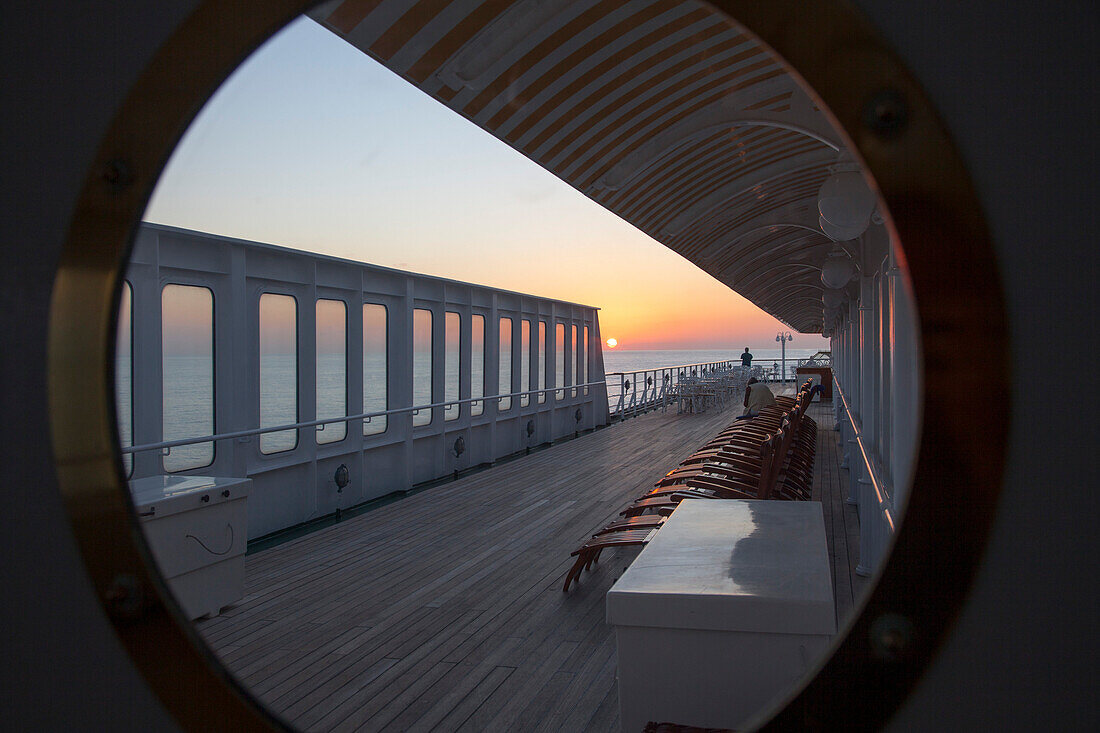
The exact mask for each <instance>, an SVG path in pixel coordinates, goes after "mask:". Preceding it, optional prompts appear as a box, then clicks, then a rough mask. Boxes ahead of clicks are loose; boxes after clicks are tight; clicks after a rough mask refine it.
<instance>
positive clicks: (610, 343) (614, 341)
mask: <svg viewBox="0 0 1100 733" xmlns="http://www.w3.org/2000/svg"><path fill="white" fill-rule="evenodd" d="M618 345H619V341H618V340H617V339H608V340H607V348H609V349H614V348H615V347H616V346H618Z"/></svg>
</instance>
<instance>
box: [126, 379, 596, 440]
mask: <svg viewBox="0 0 1100 733" xmlns="http://www.w3.org/2000/svg"><path fill="white" fill-rule="evenodd" d="M606 386H607V382H585V383H583V384H565V385H562V386H560V387H546V388H544V389H528V390H523V391H521V392H510V393H508V394H496V395H489V396H486V397H467V398H465V399H461V400H448V401H446V402H433V403H431V404H430V405H415V406H413V407H395V408H393V409H392V410H379V411H376V412H362V413H359V414H358V415H344V416H342V417H326V418H324V419H321V420H307V421H304V422H295V423H287V424H286V425H274V426H271V427H266V428H251V429H249V430H235V431H233V432H229V433H214V434H213V435H205V436H202V437H198V438H179V439H178V440H162V441H161V442H159V443H146V444H144V445H134V446H127V447H124V448H122V453H144V452H145V451H150V450H161V449H164V448H178V447H180V446H184V445H196V444H198V443H211V442H213V441H215V440H229V439H232V438H247V437H251V436H253V435H263V434H265V433H280V432H282V431H284V430H298V429H300V428H310V427H316V426H322V429H323V426H325V425H330V424H335V423H340V422H348V421H350V420H367V421H368V422H369V421H370V418H373V417H388V416H389V415H400V414H403V413H406V412H411V413H413V414H415V413H417V412H419V411H420V410H431V409H435V408H436V407H444V408H446V407H448V406H451V405H466V404H473V403H474V402H488V401H489V400H504V399H508V398H510V397H522V396H524V395H534V394H542V393H543V392H558V391H563V390H570V389H581V388H585V387H606Z"/></svg>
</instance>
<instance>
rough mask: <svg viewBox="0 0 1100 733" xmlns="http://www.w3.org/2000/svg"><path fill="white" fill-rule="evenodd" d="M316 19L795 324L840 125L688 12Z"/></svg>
mask: <svg viewBox="0 0 1100 733" xmlns="http://www.w3.org/2000/svg"><path fill="white" fill-rule="evenodd" d="M310 15H311V17H313V18H314V19H315V20H317V21H319V22H320V23H321V24H322V25H324V26H325V27H327V28H328V29H330V30H331V31H333V32H334V33H336V34H338V35H340V36H341V37H343V38H344V39H346V40H347V41H348V42H349V43H351V44H353V45H354V46H356V47H357V48H359V49H360V50H362V51H364V52H365V53H367V54H369V55H370V56H372V57H373V58H375V59H377V60H378V61H380V62H381V63H383V64H385V65H386V66H387V67H389V68H390V69H391V70H393V71H394V72H396V73H398V74H400V75H401V76H403V77H404V78H405V79H407V80H409V81H410V82H412V83H413V84H415V85H416V86H418V87H419V88H420V89H422V90H423V91H424V92H426V93H427V94H429V95H431V96H432V97H434V98H435V99H437V100H439V101H440V102H442V103H443V104H445V105H447V106H448V107H450V108H451V109H453V110H455V111H456V112H458V113H459V114H461V115H463V116H465V117H466V118H468V119H470V120H471V121H473V122H474V123H475V124H477V125H478V126H480V127H482V128H483V129H485V130H487V131H488V132H490V133H492V134H493V135H495V136H496V137H498V138H500V139H501V140H503V141H504V142H506V143H507V144H508V145H510V146H511V147H513V148H514V149H516V150H518V151H519V152H521V153H522V154H524V155H525V156H527V157H528V158H530V159H531V160H533V161H535V162H536V163H538V164H539V165H541V166H543V167H544V168H546V169H547V170H549V171H551V172H552V173H554V174H555V175H557V176H558V177H559V178H561V179H563V180H565V181H566V182H567V183H569V184H570V185H572V186H573V187H575V188H577V189H578V190H580V191H581V192H582V193H584V194H585V195H586V196H588V197H589V198H591V199H593V200H594V201H596V202H597V203H599V204H600V205H601V206H604V207H605V208H607V209H608V210H610V211H612V212H614V213H615V214H617V215H619V216H620V217H622V218H623V219H625V220H626V221H628V222H630V223H631V224H633V225H635V226H636V227H638V228H639V229H641V230H642V231H644V232H645V233H647V234H648V235H650V236H651V237H653V238H654V239H656V240H657V241H659V242H661V243H663V244H665V245H666V246H668V247H669V248H671V249H673V250H675V251H676V252H678V253H680V254H681V255H683V256H684V257H686V258H687V259H688V260H690V261H692V262H694V263H695V264H696V265H698V266H699V267H701V268H702V269H703V270H705V271H706V272H708V273H710V274H711V275H713V276H714V277H715V278H717V279H718V280H720V281H721V282H723V283H725V284H726V285H728V286H729V287H730V288H733V289H734V290H736V291H737V292H739V293H741V294H742V295H744V296H745V297H746V298H748V299H749V300H751V301H752V302H753V303H755V304H756V305H758V306H759V307H760V308H762V309H763V310H765V311H767V312H768V313H770V314H771V315H773V316H775V317H776V318H778V319H779V320H780V321H782V322H784V323H786V324H787V325H788V326H790V327H791V328H792V329H795V330H797V331H801V332H805V333H812V332H820V331H821V330H822V304H821V295H822V286H821V280H820V270H819V269H818V268H819V266H820V264H821V262H822V261H823V259H824V257H825V253H826V252H827V250H828V249H829V248H830V240H829V239H828V238H827V237H826V236H825V235H824V234H822V233H821V231H820V230H819V229H818V226H817V192H818V190H819V189H820V187H821V184H822V183H823V182H824V180H825V178H826V177H827V176H828V175H829V170H828V167H829V166H830V165H831V164H833V163H834V162H835V161H836V158H837V150H838V147H839V145H840V143H839V140H838V139H837V137H836V133H835V130H834V129H833V128H832V127H831V126H830V125H829V123H828V122H827V121H826V119H825V117H824V115H822V114H821V112H820V111H819V110H818V109H817V108H816V107H815V106H814V105H813V103H812V102H811V101H810V99H809V97H808V96H807V95H806V94H805V93H804V92H803V91H802V90H801V89H800V87H799V86H798V84H797V83H796V82H795V81H794V80H793V79H792V78H791V77H790V76H789V75H788V74H787V73H786V71H785V70H784V68H783V67H782V66H781V65H780V64H778V63H777V62H776V60H775V58H774V57H773V56H772V55H771V54H770V53H769V52H768V51H766V50H765V49H763V48H761V47H760V46H759V45H758V44H757V43H756V42H755V41H754V40H753V39H751V38H749V37H747V36H746V35H745V34H744V33H743V32H742V31H741V30H740V29H739V28H738V27H736V26H735V25H733V24H731V23H730V22H729V20H728V19H727V18H726V17H725V16H724V15H722V14H720V13H718V12H716V11H714V10H713V9H711V8H710V7H709V6H707V5H704V4H702V3H699V2H679V1H678V0H633V1H632V2H629V3H624V2H622V1H621V0H574V1H572V2H571V1H570V0H559V1H558V2H549V1H547V0H457V1H454V0H343V1H334V2H329V3H326V4H323V5H321V6H318V7H317V8H315V9H314V10H313V11H312V12H311V13H310Z"/></svg>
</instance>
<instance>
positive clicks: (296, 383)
mask: <svg viewBox="0 0 1100 733" xmlns="http://www.w3.org/2000/svg"><path fill="white" fill-rule="evenodd" d="M119 339H120V344H119V358H118V362H117V365H116V368H117V370H118V375H117V378H116V391H117V393H118V394H117V395H116V397H117V401H118V405H119V427H120V434H121V436H122V443H123V450H124V451H132V452H127V453H125V455H124V459H125V461H124V468H125V470H126V471H127V472H128V474H129V477H130V478H141V477H145V476H152V475H158V474H165V473H180V474H200V475H216V476H236V477H245V476H247V477H250V478H252V479H253V481H254V489H253V492H252V494H251V496H250V498H249V510H248V512H249V517H248V526H249V537H250V538H256V537H260V536H263V535H266V534H270V533H272V532H275V531H278V530H281V529H284V528H287V527H291V526H294V525H297V524H300V523H303V522H307V521H309V520H311V519H314V518H317V517H321V516H325V515H328V514H331V513H333V512H335V511H336V510H338V509H346V508H349V507H352V506H355V505H358V504H361V503H363V502H365V501H368V500H370V499H373V498H376V497H381V496H384V495H387V494H391V493H393V492H395V491H404V490H408V489H410V488H412V487H414V486H416V485H418V484H422V483H424V482H428V481H431V480H433V479H437V478H441V477H445V476H449V475H453V474H454V472H455V471H462V470H465V469H468V468H470V467H474V466H478V465H482V464H487V463H491V462H493V461H495V460H498V459H500V458H502V457H505V456H509V455H512V454H515V453H517V452H522V451H524V450H525V449H527V448H530V447H534V446H537V445H540V444H544V443H547V442H551V441H554V440H557V439H560V438H563V437H566V436H569V437H571V436H574V435H575V434H577V433H578V432H579V431H584V430H589V429H592V428H594V427H597V426H601V425H605V424H606V423H607V420H608V415H607V395H606V388H605V386H604V385H603V380H604V374H603V359H602V354H601V352H600V335H599V321H598V318H597V309H596V308H593V307H589V306H583V305H577V304H572V303H566V302H562V301H557V300H551V299H547V298H541V297H536V296H531V295H524V294H520V293H515V292H509V291H504V290H499V289H493V288H489V287H483V286H479V285H473V284H469V283H462V282H455V281H451V280H446V279H442V278H437V277H430V276H425V275H417V274H413V273H409V272H402V271H397V270H392V269H388V268H383V267H375V266H372V265H368V264H363V263H358V262H351V261H346V260H340V259H336V258H332V257H326V256H322V255H315V254H309V253H305V252H301V251H296V250H292V249H287V248H283V247H276V246H272V245H266V244H258V243H254V242H246V241H242V240H236V239H231V238H227V237H220V236H215V235H210V234H204V233H200V232H194V231H188V230H183V229H177V228H173V227H165V226H161V225H153V224H143V225H142V226H141V228H140V230H139V231H138V234H137V237H136V240H135V245H134V249H133V253H132V256H131V259H130V264H129V266H128V269H127V271H126V275H125V282H124V283H123V286H122V312H121V317H120V321H119ZM574 385H576V386H574ZM585 385H587V386H585ZM566 387H569V388H566ZM418 407H422V409H415V408H418ZM380 412H382V413H388V414H378V413H380ZM358 415H370V416H369V417H356V418H354V419H350V420H336V421H330V422H326V423H324V424H323V425H314V424H309V423H314V422H316V421H318V420H335V419H338V418H344V417H346V416H358ZM303 423H304V424H303ZM287 425H293V427H289V428H286V429H282V430H278V431H275V432H266V433H262V434H256V433H255V431H256V430H257V429H262V428H271V427H283V426H287ZM241 432H244V433H251V434H246V435H235V437H228V438H221V439H214V440H207V441H204V442H199V443H191V444H188V445H174V446H169V447H157V448H151V449H143V448H142V446H155V445H157V444H159V443H164V442H169V441H173V440H176V441H178V440H180V439H193V438H204V437H206V438H209V437H211V436H216V435H224V434H237V433H241ZM134 446H137V450H134ZM341 467H344V468H345V469H346V473H345V472H344V471H342V470H341ZM345 477H346V479H347V481H346V484H345V485H343V486H341V485H340V483H341V482H343V480H344V478H345Z"/></svg>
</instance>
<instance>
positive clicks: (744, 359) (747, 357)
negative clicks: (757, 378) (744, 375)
mask: <svg viewBox="0 0 1100 733" xmlns="http://www.w3.org/2000/svg"><path fill="white" fill-rule="evenodd" d="M741 366H742V367H743V368H744V369H745V371H748V370H749V369H752V354H750V353H749V347H748V346H746V347H745V353H744V354H741Z"/></svg>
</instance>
